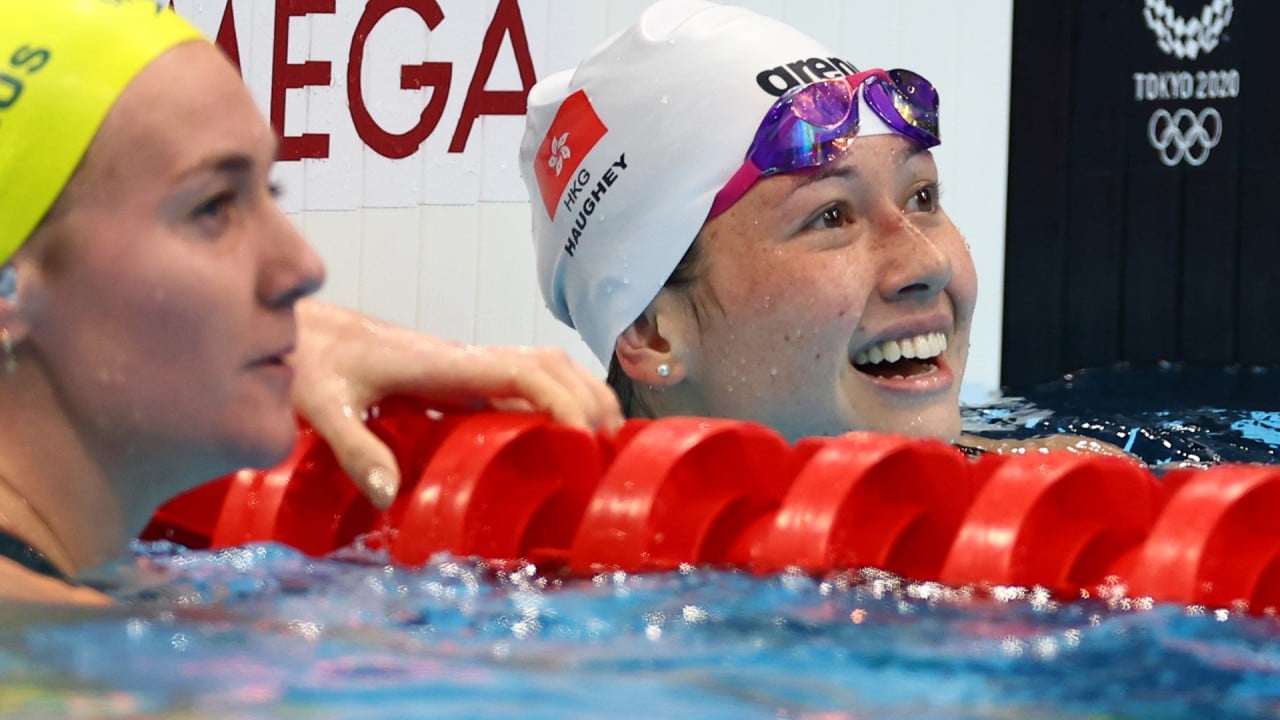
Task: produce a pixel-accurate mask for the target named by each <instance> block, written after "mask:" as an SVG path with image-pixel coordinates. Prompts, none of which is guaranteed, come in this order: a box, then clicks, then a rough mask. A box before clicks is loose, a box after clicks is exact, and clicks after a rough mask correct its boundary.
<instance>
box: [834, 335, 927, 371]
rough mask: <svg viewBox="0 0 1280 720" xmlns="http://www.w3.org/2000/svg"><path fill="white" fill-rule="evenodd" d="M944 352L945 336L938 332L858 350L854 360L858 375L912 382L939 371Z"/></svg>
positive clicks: (888, 341) (887, 341)
mask: <svg viewBox="0 0 1280 720" xmlns="http://www.w3.org/2000/svg"><path fill="white" fill-rule="evenodd" d="M946 349H947V336H946V335H945V334H943V333H940V332H933V333H926V334H924V335H915V336H913V337H907V338H899V339H897V340H885V341H883V342H879V343H876V344H875V345H872V346H871V347H869V348H865V349H863V350H860V351H859V352H858V353H857V354H856V355H854V356H853V366H854V368H856V369H857V370H858V371H859V372H864V373H866V374H868V375H874V376H875V377H881V378H914V377H923V376H925V375H931V374H933V373H934V372H937V370H938V357H939V356H940V355H942V353H943V351H945V350H946Z"/></svg>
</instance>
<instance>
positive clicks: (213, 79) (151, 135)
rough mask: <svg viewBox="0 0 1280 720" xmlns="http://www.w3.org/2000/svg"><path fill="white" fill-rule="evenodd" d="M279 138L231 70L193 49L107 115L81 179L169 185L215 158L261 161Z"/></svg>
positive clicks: (207, 51) (160, 61) (176, 54)
mask: <svg viewBox="0 0 1280 720" xmlns="http://www.w3.org/2000/svg"><path fill="white" fill-rule="evenodd" d="M274 143H275V139H274V135H273V134H272V132H271V130H270V127H269V126H268V125H267V124H266V122H265V121H264V120H263V119H262V116H261V114H260V113H259V112H258V110H257V108H256V106H255V105H254V104H253V100H252V98H251V97H250V96H249V93H248V91H247V90H246V89H245V87H244V83H243V82H242V81H241V80H240V77H239V75H238V74H237V73H236V72H235V70H234V68H232V67H231V65H230V63H229V62H227V60H226V59H225V58H224V57H223V56H222V54H221V53H220V51H218V50H217V48H215V47H214V46H213V45H211V44H209V43H205V42H192V43H186V44H184V45H179V46H178V47H175V48H173V49H172V50H169V51H168V52H166V53H165V54H164V55H162V56H160V57H159V58H157V59H156V61H155V62H153V63H151V64H150V65H149V66H147V67H146V68H145V69H144V70H143V71H142V72H141V73H140V74H139V75H138V77H137V78H135V79H134V81H133V82H132V83H130V84H129V87H128V88H126V89H125V91H124V93H123V94H121V96H120V99H119V100H118V101H117V102H116V104H115V105H114V106H113V107H112V109H111V112H110V113H108V114H107V118H106V120H105V121H104V122H103V124H102V128H101V130H100V131H99V132H98V135H97V137H96V138H95V139H94V141H93V144H92V145H91V146H90V148H89V152H88V153H87V154H86V156H85V161H84V164H83V166H82V168H81V170H82V172H81V173H79V174H80V175H85V176H88V178H89V179H92V180H101V179H105V178H112V179H116V180H130V181H133V180H137V179H138V178H139V177H143V178H149V179H156V180H161V181H165V182H169V181H172V180H173V179H176V178H177V177H179V176H181V175H182V174H184V173H185V172H188V171H189V170H190V169H192V168H194V167H196V166H198V165H200V164H201V163H203V162H206V161H207V160H208V159H210V158H212V157H218V156H222V155H228V154H237V155H250V156H253V157H259V156H261V157H263V158H264V159H265V161H266V162H269V161H270V159H271V156H272V154H273V152H274Z"/></svg>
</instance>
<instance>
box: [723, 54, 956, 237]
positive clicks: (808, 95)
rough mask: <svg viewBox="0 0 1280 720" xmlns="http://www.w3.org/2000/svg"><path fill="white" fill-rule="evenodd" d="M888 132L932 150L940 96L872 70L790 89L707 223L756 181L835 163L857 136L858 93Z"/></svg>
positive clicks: (925, 85) (907, 78)
mask: <svg viewBox="0 0 1280 720" xmlns="http://www.w3.org/2000/svg"><path fill="white" fill-rule="evenodd" d="M859 88H861V89H862V97H863V99H864V100H865V101H866V103H867V106H868V107H870V108H871V110H872V111H873V112H875V114H876V115H877V116H879V117H880V119H881V120H883V121H884V122H885V124H886V125H888V126H889V128H890V129H891V130H893V131H894V132H896V133H898V134H899V135H903V136H905V137H907V138H909V139H911V140H913V141H915V142H917V143H919V144H920V145H922V146H924V147H926V148H930V147H933V146H935V145H937V144H938V143H939V142H941V141H942V140H941V137H940V136H939V134H938V91H937V89H936V88H934V86H933V83H931V82H929V81H928V80H926V79H924V78H923V77H921V76H919V75H917V74H916V73H914V72H911V71H910V70H903V69H901V68H898V69H894V70H882V69H880V68H873V69H870V70H863V71H862V72H859V73H857V74H854V75H846V76H844V77H838V78H829V79H826V80H819V81H818V82H815V83H811V84H809V85H802V86H799V87H794V88H791V89H790V90H788V91H787V92H785V93H783V95H782V97H780V98H778V101H777V102H776V103H774V104H773V107H771V108H769V112H768V113H766V114H765V117H764V120H763V121H762V122H761V123H760V128H759V129H758V130H756V136H755V139H754V140H752V141H751V148H750V149H749V150H747V160H746V162H744V163H743V164H742V167H741V168H739V169H738V171H737V172H736V173H734V175H733V177H732V178H730V179H729V182H728V183H726V184H725V186H724V187H723V188H721V189H720V192H719V193H717V194H716V198H715V202H714V203H712V205H711V213H710V214H709V215H708V216H707V217H708V219H710V218H713V217H716V216H717V215H719V214H720V213H722V212H724V211H725V210H728V209H729V208H730V207H732V206H733V204H734V203H736V202H737V201H738V200H739V199H741V198H742V196H743V195H745V194H746V193H747V191H748V190H750V189H751V186H752V185H754V184H755V182H756V181H757V180H759V179H760V178H763V177H768V176H770V175H776V174H778V173H783V172H791V171H794V170H802V169H804V168H812V167H818V166H820V165H825V164H826V163H828V162H830V161H832V160H834V159H836V158H837V157H839V156H840V155H841V154H843V153H844V151H845V150H846V149H847V148H848V147H849V144H850V143H851V142H853V138H854V136H855V135H856V134H857V131H858V89H859Z"/></svg>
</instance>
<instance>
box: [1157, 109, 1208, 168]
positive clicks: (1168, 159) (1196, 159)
mask: <svg viewBox="0 0 1280 720" xmlns="http://www.w3.org/2000/svg"><path fill="white" fill-rule="evenodd" d="M1147 139H1148V140H1150V141H1151V147H1153V148H1155V150H1156V151H1157V153H1158V154H1159V155H1160V162H1162V163H1164V164H1165V165H1167V166H1168V167H1173V166H1174V165H1177V164H1178V163H1180V162H1182V161H1183V160H1186V161H1187V164H1188V165H1195V166H1200V165H1203V164H1204V163H1205V161H1206V160H1208V159H1209V151H1210V150H1213V148H1214V147H1216V146H1217V145H1218V141H1219V140H1221V139H1222V116H1221V115H1219V114H1218V111H1217V110H1214V109H1213V108H1205V109H1204V110H1201V111H1200V114H1199V115H1197V114H1195V113H1193V112H1191V111H1190V110H1188V109H1186V108H1178V110H1176V111H1175V112H1173V113H1172V114H1170V113H1169V111H1168V110H1165V109H1164V108H1160V109H1159V110H1156V111H1155V112H1154V113H1152V114H1151V120H1150V122H1148V123H1147Z"/></svg>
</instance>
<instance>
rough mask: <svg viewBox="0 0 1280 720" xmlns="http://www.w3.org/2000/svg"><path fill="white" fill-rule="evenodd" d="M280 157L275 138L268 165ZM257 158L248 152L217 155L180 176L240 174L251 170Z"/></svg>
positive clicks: (183, 177)
mask: <svg viewBox="0 0 1280 720" xmlns="http://www.w3.org/2000/svg"><path fill="white" fill-rule="evenodd" d="M279 157H280V140H279V139H278V138H273V139H272V143H271V161H270V162H268V163H267V164H268V165H272V164H274V163H275V162H276V160H278V159H279ZM256 163H257V160H256V159H255V158H254V157H253V156H252V155H250V154H248V153H242V152H228V153H225V154H223V155H217V156H215V157H212V158H209V159H208V160H205V161H204V162H200V163H197V164H195V165H193V166H191V167H189V168H187V169H186V170H184V171H183V172H182V174H181V175H180V176H179V178H180V179H181V180H185V179H187V178H189V177H192V176H194V175H197V174H199V173H202V172H213V173H216V174H225V175H239V174H244V173H247V172H249V171H251V170H252V169H253V167H254V165H255V164H256Z"/></svg>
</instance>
